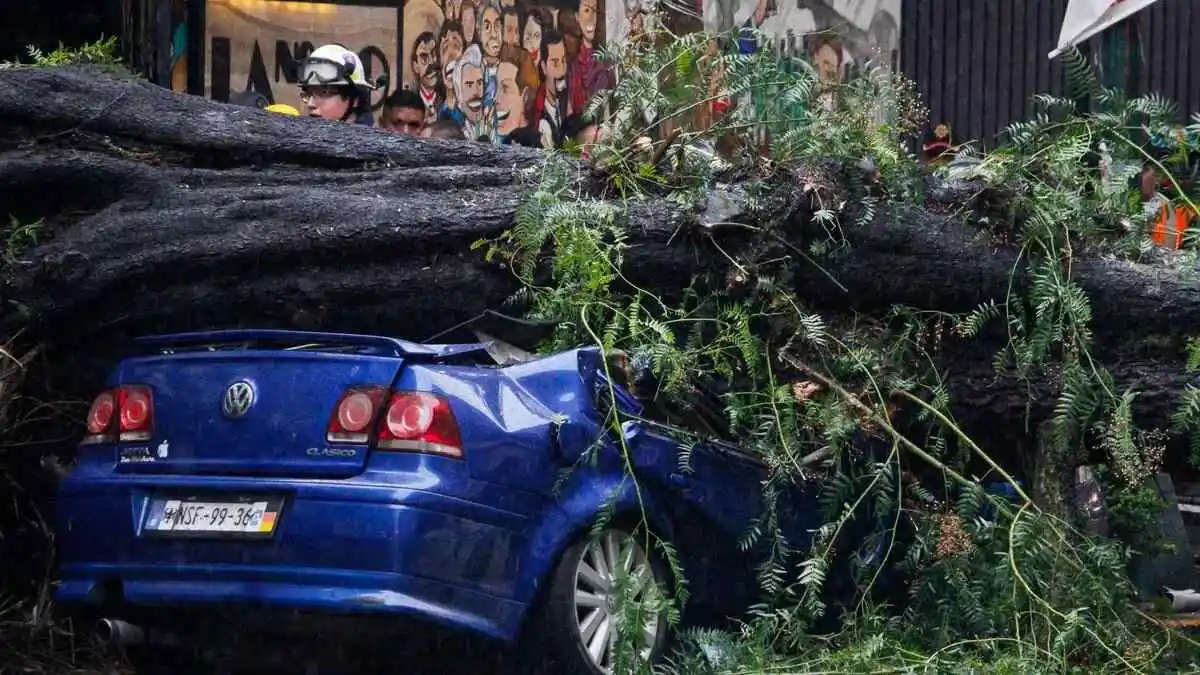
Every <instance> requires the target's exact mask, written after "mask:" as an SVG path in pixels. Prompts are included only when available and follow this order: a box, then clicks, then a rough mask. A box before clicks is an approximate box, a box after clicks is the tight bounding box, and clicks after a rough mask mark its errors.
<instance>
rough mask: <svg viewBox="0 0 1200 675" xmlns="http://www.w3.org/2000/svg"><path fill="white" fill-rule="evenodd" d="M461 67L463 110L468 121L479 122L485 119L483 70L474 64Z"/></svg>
mask: <svg viewBox="0 0 1200 675" xmlns="http://www.w3.org/2000/svg"><path fill="white" fill-rule="evenodd" d="M461 67H462V91H461V92H460V93H459V95H460V96H461V98H462V103H461V104H460V105H461V109H462V111H463V115H464V116H466V118H467V119H468V120H470V121H472V122H478V121H479V120H481V119H483V69H482V68H479V67H478V66H476V65H475V64H472V63H467V64H463V65H462V66H461Z"/></svg>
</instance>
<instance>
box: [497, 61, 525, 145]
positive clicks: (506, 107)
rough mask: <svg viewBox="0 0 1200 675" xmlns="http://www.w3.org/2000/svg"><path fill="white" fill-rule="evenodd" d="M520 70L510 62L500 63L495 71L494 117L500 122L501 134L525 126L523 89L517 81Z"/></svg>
mask: <svg viewBox="0 0 1200 675" xmlns="http://www.w3.org/2000/svg"><path fill="white" fill-rule="evenodd" d="M519 72H520V68H518V67H517V64H515V63H513V62H511V61H501V62H500V67H499V68H498V69H497V71H496V80H497V83H498V85H499V86H498V88H497V89H498V91H497V93H496V117H497V119H499V120H500V124H499V125H498V127H497V128H498V130H499V132H500V133H501V134H506V135H507V134H509V133H512V131H513V130H515V129H517V128H519V127H523V126H525V87H523V86H522V83H521V82H520V81H519V80H518V77H517V76H518V73H519Z"/></svg>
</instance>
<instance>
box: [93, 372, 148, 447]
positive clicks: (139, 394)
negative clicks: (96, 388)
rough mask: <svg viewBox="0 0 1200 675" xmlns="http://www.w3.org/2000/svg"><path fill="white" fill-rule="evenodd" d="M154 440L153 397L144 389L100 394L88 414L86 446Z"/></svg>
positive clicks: (126, 387) (132, 386)
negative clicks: (152, 438)
mask: <svg viewBox="0 0 1200 675" xmlns="http://www.w3.org/2000/svg"><path fill="white" fill-rule="evenodd" d="M153 436H154V395H153V393H151V391H150V388H149V387H146V386H143V385H127V386H123V387H118V388H117V389H109V390H106V391H102V392H100V394H98V395H97V396H96V398H95V400H93V401H92V407H91V408H90V409H89V410H88V416H87V435H86V436H84V438H83V443H85V444H87V443H115V442H117V441H148V440H150V438H151V437H153Z"/></svg>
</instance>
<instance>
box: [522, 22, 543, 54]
mask: <svg viewBox="0 0 1200 675" xmlns="http://www.w3.org/2000/svg"><path fill="white" fill-rule="evenodd" d="M521 46H523V47H524V48H525V50H526V51H528V52H529V53H530V54H537V53H538V50H539V49H541V48H542V24H540V23H538V18H537V14H536V13H534V12H530V13H529V14H527V15H526V16H525V34H524V35H523V36H522V37H521Z"/></svg>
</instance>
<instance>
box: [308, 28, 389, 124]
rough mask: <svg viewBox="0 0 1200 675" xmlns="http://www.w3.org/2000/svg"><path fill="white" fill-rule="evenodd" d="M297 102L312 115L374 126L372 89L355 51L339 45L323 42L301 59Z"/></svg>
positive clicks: (372, 86)
mask: <svg viewBox="0 0 1200 675" xmlns="http://www.w3.org/2000/svg"><path fill="white" fill-rule="evenodd" d="M299 68H300V72H299V78H300V102H301V103H303V104H304V105H305V106H306V107H307V108H308V114H309V115H310V116H312V117H323V118H325V119H328V120H340V121H342V122H353V123H355V124H363V125H366V126H373V125H374V123H375V120H374V119H373V118H372V116H371V92H372V91H374V90H375V86H374V85H372V84H371V83H370V82H368V81H367V77H366V70H365V69H364V68H363V64H362V61H361V60H359V58H358V54H355V53H354V52H352V51H350V50H349V49H346V48H345V47H343V46H342V45H338V44H331V45H323V46H321V47H318V48H317V49H315V50H313V52H312V53H311V54H309V55H308V57H307V58H305V59H304V60H302V61H301V62H300V66H299Z"/></svg>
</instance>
